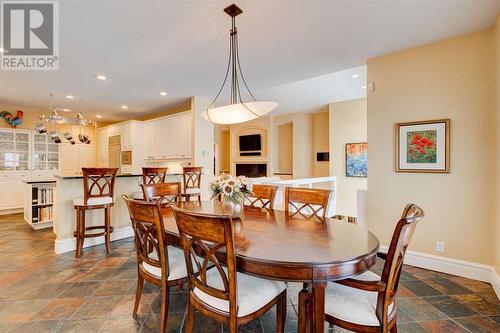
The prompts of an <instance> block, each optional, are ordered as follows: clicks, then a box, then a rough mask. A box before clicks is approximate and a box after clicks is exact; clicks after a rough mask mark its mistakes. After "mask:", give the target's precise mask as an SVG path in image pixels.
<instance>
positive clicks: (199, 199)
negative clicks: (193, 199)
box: [198, 194, 201, 203]
mask: <svg viewBox="0 0 500 333" xmlns="http://www.w3.org/2000/svg"><path fill="white" fill-rule="evenodd" d="M198 202H199V203H201V194H200V195H198Z"/></svg>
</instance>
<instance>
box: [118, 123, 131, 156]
mask: <svg viewBox="0 0 500 333" xmlns="http://www.w3.org/2000/svg"><path fill="white" fill-rule="evenodd" d="M133 127H134V124H133V123H126V124H123V125H120V133H121V146H122V150H130V149H132V138H133V133H132V132H133Z"/></svg>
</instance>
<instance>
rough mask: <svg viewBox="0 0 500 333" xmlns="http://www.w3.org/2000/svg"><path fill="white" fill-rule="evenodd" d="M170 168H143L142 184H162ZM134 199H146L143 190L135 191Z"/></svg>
mask: <svg viewBox="0 0 500 333" xmlns="http://www.w3.org/2000/svg"><path fill="white" fill-rule="evenodd" d="M167 172H168V168H149V167H143V168H142V184H160V183H164V182H165V177H166V175H167ZM132 196H133V197H134V199H138V200H140V199H146V197H144V196H143V192H142V191H139V192H135V193H134V194H133V195H132Z"/></svg>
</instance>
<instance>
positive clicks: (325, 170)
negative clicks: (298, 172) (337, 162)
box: [313, 110, 330, 177]
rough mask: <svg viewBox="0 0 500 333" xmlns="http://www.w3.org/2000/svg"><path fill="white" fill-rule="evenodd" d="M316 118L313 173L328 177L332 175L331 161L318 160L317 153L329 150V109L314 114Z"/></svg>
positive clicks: (315, 175) (316, 175)
mask: <svg viewBox="0 0 500 333" xmlns="http://www.w3.org/2000/svg"><path fill="white" fill-rule="evenodd" d="M313 119H314V137H313V140H314V143H313V144H314V151H313V159H314V160H313V163H314V165H313V168H314V169H313V173H314V177H326V176H329V175H330V167H329V165H330V163H329V162H328V161H323V162H318V161H316V153H319V152H328V151H329V149H330V148H329V145H330V143H329V121H328V119H329V115H328V110H326V111H324V112H320V113H315V114H314V115H313Z"/></svg>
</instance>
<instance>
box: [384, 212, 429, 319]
mask: <svg viewBox="0 0 500 333" xmlns="http://www.w3.org/2000/svg"><path fill="white" fill-rule="evenodd" d="M423 217H424V211H423V210H422V209H421V208H420V207H418V206H417V205H414V204H409V205H407V206H406V207H405V209H404V210H403V214H402V216H401V219H400V220H399V221H398V223H397V225H396V228H395V230H394V233H393V235H392V240H391V244H390V245H389V250H388V252H387V257H386V260H385V264H384V269H383V271H382V276H381V281H382V282H384V283H385V285H386V288H385V290H384V291H382V292H379V294H378V298H377V309H376V314H377V317H378V319H379V320H380V323H381V324H382V325H383V326H382V327H387V322H388V321H389V319H390V318H388V317H389V315H390V313H389V306H390V305H391V304H393V303H394V305H393V307H394V308H396V303H395V302H396V296H397V291H398V285H399V278H400V277H401V270H402V268H403V260H404V257H405V253H406V249H407V248H408V245H409V244H410V241H411V239H412V237H413V233H414V232H415V228H416V227H417V222H418V221H419V220H421V219H422V218H423Z"/></svg>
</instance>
